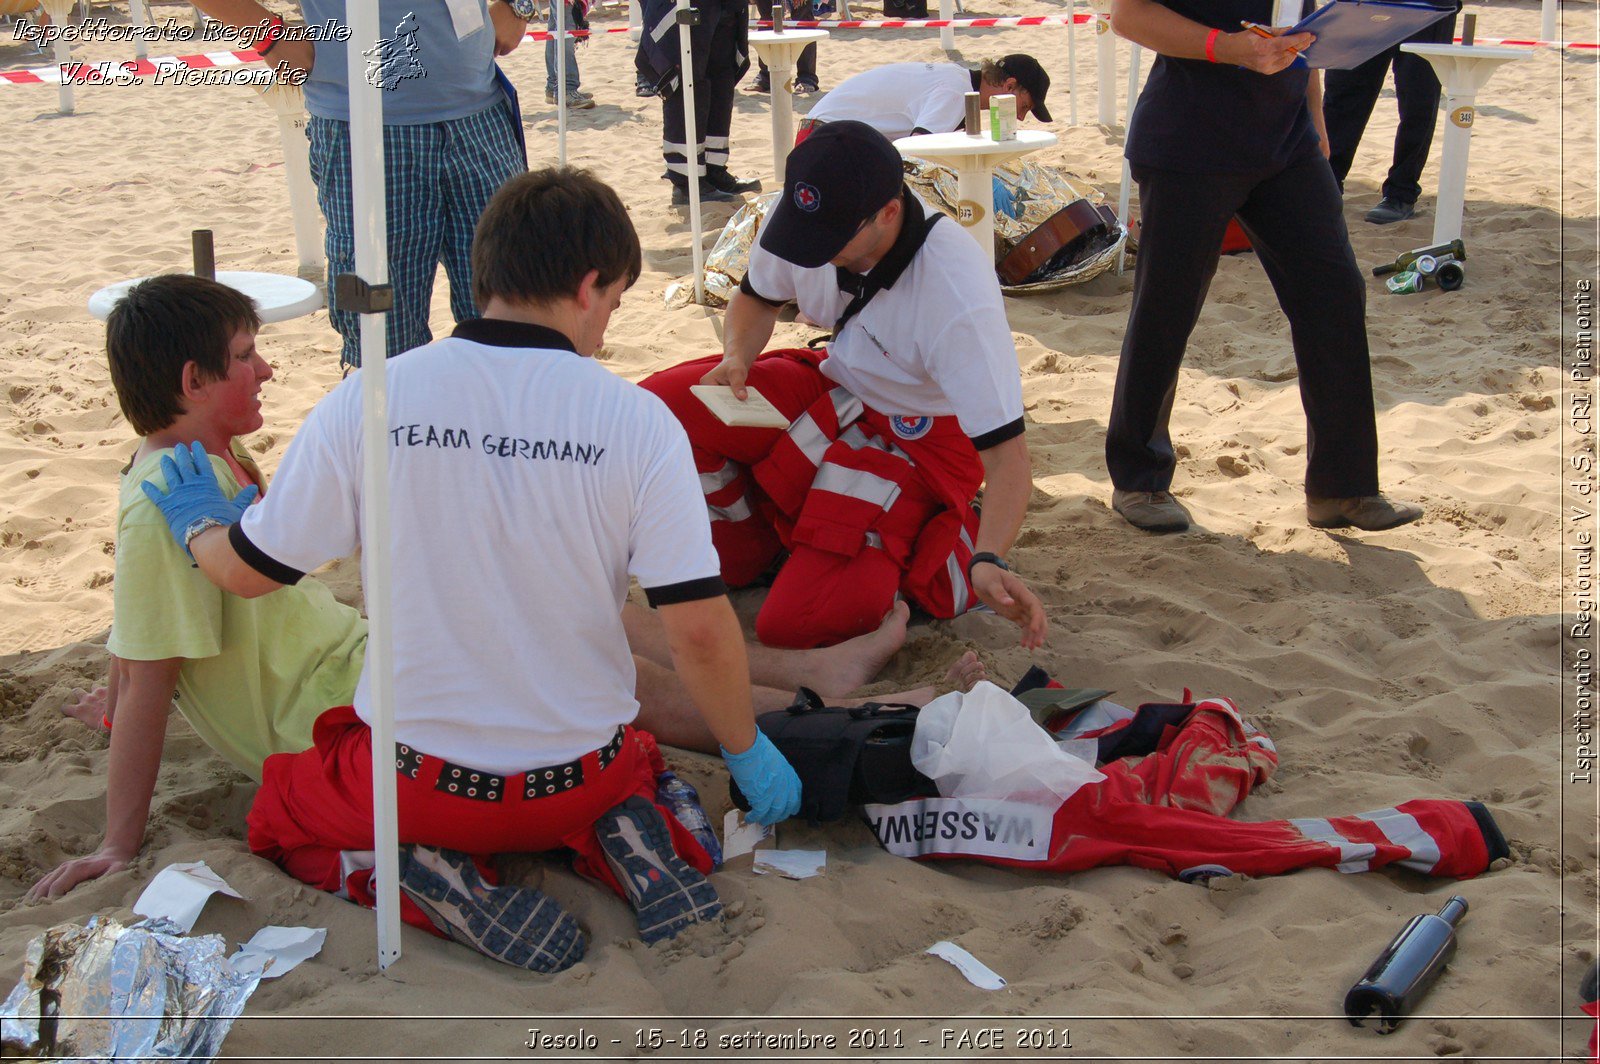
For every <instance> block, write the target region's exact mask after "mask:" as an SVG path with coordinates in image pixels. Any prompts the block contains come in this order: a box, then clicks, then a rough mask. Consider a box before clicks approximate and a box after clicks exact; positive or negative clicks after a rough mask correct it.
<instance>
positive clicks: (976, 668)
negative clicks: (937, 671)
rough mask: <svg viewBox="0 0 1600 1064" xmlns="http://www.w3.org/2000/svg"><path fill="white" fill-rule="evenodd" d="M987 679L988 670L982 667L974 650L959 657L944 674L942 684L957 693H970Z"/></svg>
mask: <svg viewBox="0 0 1600 1064" xmlns="http://www.w3.org/2000/svg"><path fill="white" fill-rule="evenodd" d="M988 678H989V670H988V669H986V668H984V667H983V662H982V661H981V660H980V659H979V658H978V652H977V651H975V650H969V651H967V652H966V653H965V654H963V655H961V656H960V657H959V658H957V659H956V660H955V663H954V664H952V665H951V666H950V667H949V668H948V669H946V670H945V672H944V682H945V683H947V684H949V685H951V686H952V687H954V688H955V689H956V690H957V691H970V690H972V689H973V688H974V687H976V686H977V685H978V684H979V683H980V682H982V681H984V680H987V679H988Z"/></svg>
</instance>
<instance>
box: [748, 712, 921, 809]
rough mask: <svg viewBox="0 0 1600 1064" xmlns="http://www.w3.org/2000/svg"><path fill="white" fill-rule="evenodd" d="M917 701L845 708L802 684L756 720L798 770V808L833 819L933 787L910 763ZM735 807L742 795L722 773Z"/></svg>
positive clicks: (904, 798)
mask: <svg viewBox="0 0 1600 1064" xmlns="http://www.w3.org/2000/svg"><path fill="white" fill-rule="evenodd" d="M918 712H919V709H918V707H916V706H910V705H902V704H898V703H893V704H881V703H877V702H868V703H867V704H866V705H864V706H855V707H851V708H849V709H845V708H842V707H839V706H829V705H825V704H824V703H823V701H822V698H821V697H820V696H819V695H818V694H817V693H816V692H815V691H812V690H810V689H809V688H806V687H802V688H800V690H799V691H798V692H797V693H796V694H795V700H794V703H793V704H792V705H790V706H789V708H788V709H780V710H778V711H776V712H774V713H763V714H762V715H761V716H759V717H757V718H756V726H757V727H759V728H760V729H761V731H762V732H763V733H764V734H765V735H766V737H767V738H769V739H771V740H772V744H773V745H774V746H776V747H777V748H778V750H779V752H780V753H782V754H783V756H784V757H785V758H787V759H788V761H789V764H791V765H793V766H794V770H795V773H796V775H798V776H799V777H800V813H801V815H803V816H804V817H805V818H806V819H807V820H809V821H811V823H813V824H818V823H822V822H825V821H830V820H838V819H839V818H840V817H842V816H844V815H845V812H846V811H847V810H848V809H849V807H850V806H852V805H865V804H868V803H882V804H886V805H887V804H892V803H895V802H903V801H906V800H907V799H909V798H916V797H920V796H931V795H935V794H938V793H939V792H938V789H937V788H936V787H935V786H934V784H933V781H932V780H930V779H929V778H928V777H926V776H924V775H923V774H922V773H920V772H918V771H917V770H916V769H915V768H914V767H913V766H912V764H911V735H912V733H913V732H914V731H915V730H916V723H917V713H918ZM728 790H729V793H730V795H731V796H732V798H733V802H734V804H735V805H737V806H738V807H739V808H740V809H749V808H750V803H749V802H747V801H746V800H745V797H744V795H743V794H741V793H739V787H738V784H736V783H734V782H733V781H732V780H729V781H728Z"/></svg>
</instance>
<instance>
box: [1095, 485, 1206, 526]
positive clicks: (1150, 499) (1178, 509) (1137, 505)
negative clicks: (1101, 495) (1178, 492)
mask: <svg viewBox="0 0 1600 1064" xmlns="http://www.w3.org/2000/svg"><path fill="white" fill-rule="evenodd" d="M1111 508H1112V509H1113V510H1115V511H1117V513H1119V514H1121V515H1122V518H1123V520H1125V521H1127V522H1128V524H1130V525H1132V526H1133V527H1134V528H1142V529H1144V530H1145V531H1146V532H1186V531H1188V529H1189V511H1188V510H1185V509H1184V508H1183V504H1182V503H1180V502H1178V500H1177V499H1174V498H1173V497H1172V492H1170V491H1123V490H1122V489H1120V488H1118V489H1116V490H1114V491H1112V493H1111Z"/></svg>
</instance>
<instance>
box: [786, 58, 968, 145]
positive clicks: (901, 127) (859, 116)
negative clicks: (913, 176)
mask: <svg viewBox="0 0 1600 1064" xmlns="http://www.w3.org/2000/svg"><path fill="white" fill-rule="evenodd" d="M972 91H973V88H972V71H971V70H968V69H967V68H966V67H964V66H962V65H961V64H960V63H889V64H888V65H886V66H880V67H873V68H872V69H871V70H863V71H862V72H861V73H859V74H852V75H851V76H850V77H848V78H845V79H844V80H843V81H841V82H839V84H838V86H837V87H836V88H834V89H833V90H832V91H830V92H829V93H827V95H825V96H823V97H822V99H820V100H818V101H817V102H816V103H815V104H814V105H813V106H812V108H811V110H810V111H809V112H807V114H806V117H807V118H812V119H816V120H817V121H819V122H842V121H845V120H846V119H853V120H855V121H857V122H865V123H866V124H867V125H869V126H871V127H872V128H873V129H876V130H877V131H878V132H879V133H882V134H883V135H884V136H886V137H888V138H889V139H890V140H898V139H899V138H901V137H909V136H911V131H912V130H914V129H925V130H927V131H928V132H929V133H949V132H950V131H951V130H954V129H960V128H961V126H962V124H963V123H964V122H965V121H966V118H967V105H966V96H967V93H969V92H972Z"/></svg>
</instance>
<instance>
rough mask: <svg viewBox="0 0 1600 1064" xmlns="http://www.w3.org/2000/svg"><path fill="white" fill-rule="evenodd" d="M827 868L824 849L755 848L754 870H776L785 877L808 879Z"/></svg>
mask: <svg viewBox="0 0 1600 1064" xmlns="http://www.w3.org/2000/svg"><path fill="white" fill-rule="evenodd" d="M827 868H828V851H826V850H757V851H756V862H755V872H756V874H757V875H766V874H767V873H768V872H776V873H778V874H779V875H780V876H783V877H784V878H785V879H810V878H811V877H812V876H820V875H821V874H822V873H823V872H825V871H827Z"/></svg>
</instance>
